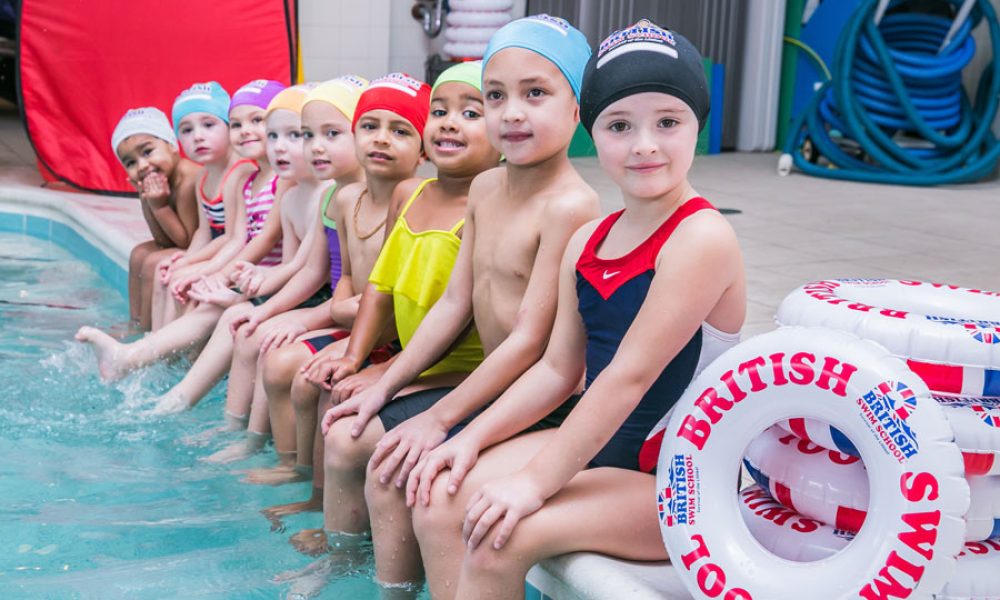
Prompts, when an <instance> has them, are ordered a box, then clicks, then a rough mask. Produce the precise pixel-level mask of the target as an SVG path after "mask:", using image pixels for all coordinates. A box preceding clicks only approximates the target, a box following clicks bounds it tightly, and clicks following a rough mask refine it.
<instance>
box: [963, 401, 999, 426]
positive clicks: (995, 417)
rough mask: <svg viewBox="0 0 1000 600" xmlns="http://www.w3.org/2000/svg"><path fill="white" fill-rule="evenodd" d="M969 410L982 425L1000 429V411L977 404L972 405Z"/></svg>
mask: <svg viewBox="0 0 1000 600" xmlns="http://www.w3.org/2000/svg"><path fill="white" fill-rule="evenodd" d="M969 408H971V409H972V412H974V413H976V415H977V416H978V417H979V419H980V420H981V421H982V422H983V423H986V424H987V425H989V426H990V427H1000V410H996V409H989V408H986V407H985V406H980V405H978V404H973V405H972V406H970V407H969Z"/></svg>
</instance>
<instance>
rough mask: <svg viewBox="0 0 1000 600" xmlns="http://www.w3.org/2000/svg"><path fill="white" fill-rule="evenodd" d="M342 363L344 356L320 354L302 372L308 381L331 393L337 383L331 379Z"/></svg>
mask: <svg viewBox="0 0 1000 600" xmlns="http://www.w3.org/2000/svg"><path fill="white" fill-rule="evenodd" d="M341 361H343V356H333V355H331V354H327V353H320V354H317V355H316V356H314V357H313V358H312V360H310V361H309V362H307V363H306V364H305V365H304V366H303V367H302V369H301V371H302V373H304V374H305V378H306V381H308V382H309V383H311V384H313V385H315V386H317V387H320V388H322V389H324V390H326V391H328V392H329V391H331V390H333V383H336V381H333V382H331V378H332V377H333V374H334V371H335V370H336V369H337V367H338V366H340V365H341ZM356 370H357V369H356V368H355V371H356Z"/></svg>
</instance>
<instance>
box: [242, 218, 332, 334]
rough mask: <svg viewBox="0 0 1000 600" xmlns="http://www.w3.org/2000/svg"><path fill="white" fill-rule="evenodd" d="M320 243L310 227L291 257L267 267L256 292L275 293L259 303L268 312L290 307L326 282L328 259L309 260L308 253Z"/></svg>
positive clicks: (272, 313)
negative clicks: (324, 260)
mask: <svg viewBox="0 0 1000 600" xmlns="http://www.w3.org/2000/svg"><path fill="white" fill-rule="evenodd" d="M320 244H322V240H321V239H319V238H318V237H317V236H316V235H315V231H314V230H313V229H312V228H310V229H309V232H308V233H306V237H305V239H304V240H302V243H301V244H299V248H298V251H297V252H296V253H295V255H294V256H293V257H292V259H291V260H289V261H286V262H283V263H282V264H280V265H278V266H277V267H274V268H273V269H270V270H269V271H268V273H267V275H266V276H265V277H264V282H263V283H262V284H261V289H260V292H259V294H260V295H262V296H264V295H269V294H274V296H273V297H272V298H270V299H269V300H268V301H267V302H265V303H264V304H263V305H261V308H263V307H267V309H265V310H266V311H267V314H269V315H276V314H278V313H282V312H285V311H288V310H292V309H293V308H295V307H296V306H298V305H299V304H301V303H303V302H305V301H306V300H307V299H308V298H309V296H311V295H312V294H314V293H316V291H317V290H318V289H320V286H322V285H324V284H325V283H326V278H327V273H326V267H327V263H325V262H323V261H322V259H321V258H320V260H309V256H310V254H311V253H314V252H316V251H317V248H316V246H317V245H320Z"/></svg>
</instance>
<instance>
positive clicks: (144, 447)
mask: <svg viewBox="0 0 1000 600" xmlns="http://www.w3.org/2000/svg"><path fill="white" fill-rule="evenodd" d="M127 316H128V307H127V305H126V303H125V300H124V299H123V298H122V297H121V296H120V295H119V294H118V292H116V291H115V290H113V289H112V288H110V287H109V286H108V285H107V284H105V283H104V281H103V280H102V279H100V277H99V276H98V275H97V274H96V273H95V271H94V270H93V269H91V267H90V266H89V265H88V264H86V263H84V262H81V261H79V260H77V259H75V258H74V257H73V256H71V255H70V254H69V253H68V252H66V251H65V250H63V249H61V248H60V247H58V246H56V245H54V244H51V243H49V242H44V241H41V240H37V239H34V238H31V237H27V236H23V235H19V234H0V598H4V599H6V598H240V599H243V598H279V597H280V598H284V597H317V598H351V599H354V598H375V597H377V596H378V590H377V588H376V586H375V585H374V583H372V578H371V561H370V558H369V559H368V560H366V561H364V564H363V566H362V567H360V568H359V569H360V570H356V571H351V572H348V573H347V574H345V575H343V576H341V577H339V578H338V579H337V580H336V581H334V582H331V583H329V584H328V585H326V586H325V587H322V588H321V589H320V590H319V591H316V588H317V587H319V586H316V585H315V580H313V579H310V578H308V577H299V578H293V579H292V580H291V581H286V582H282V583H275V582H274V581H272V580H273V578H274V577H275V576H276V575H278V574H280V573H284V572H287V571H294V570H298V569H302V568H304V567H306V566H307V565H310V564H311V563H312V562H313V560H314V559H312V558H310V557H308V556H304V555H301V554H299V553H297V552H296V551H295V549H294V548H293V547H292V546H291V545H290V544H289V543H288V538H289V536H290V535H291V534H292V533H294V532H296V531H299V530H300V529H303V528H306V527H319V526H320V525H321V517H320V515H319V514H318V513H310V514H306V515H298V516H295V517H291V518H288V519H286V521H285V525H286V530H285V531H275V532H272V531H271V526H270V523H269V522H268V521H267V519H265V518H264V517H263V516H262V515H261V514H260V513H259V511H260V510H261V509H262V508H265V507H267V506H271V505H274V504H278V503H283V502H290V501H295V500H302V499H305V498H306V497H308V494H309V484H306V483H302V484H294V485H287V486H283V487H279V488H270V487H261V486H253V485H248V484H244V483H241V482H240V481H239V478H240V475H239V474H238V473H237V471H238V470H240V469H246V468H252V467H258V466H269V465H271V464H273V453H272V452H265V453H263V454H262V455H259V456H256V457H254V458H252V459H250V460H247V461H244V462H241V463H237V464H236V465H213V464H208V463H205V462H202V461H201V460H199V459H200V458H202V457H205V456H208V455H209V454H211V453H212V452H214V451H216V450H218V449H220V448H222V447H223V446H225V445H228V444H229V443H231V442H232V441H234V440H236V439H238V438H239V434H236V433H228V434H221V435H218V436H215V437H213V438H210V439H209V440H208V441H207V442H206V441H201V442H196V441H192V440H191V439H190V438H191V436H193V435H197V434H199V433H202V432H204V431H206V430H209V429H211V428H213V427H216V426H218V425H219V424H221V417H222V396H223V390H222V386H219V387H218V388H216V390H214V391H213V393H212V394H211V396H210V397H209V398H207V399H206V400H205V401H203V402H202V403H201V404H199V405H198V406H197V407H196V408H195V409H193V410H191V411H189V412H186V413H184V414H181V415H174V416H170V417H148V416H144V415H143V414H142V413H143V412H144V411H146V410H148V409H149V408H151V407H152V404H153V403H154V398H155V397H156V395H157V394H158V393H160V392H163V391H165V390H166V389H167V388H168V387H169V386H170V385H171V384H173V383H175V382H176V381H178V380H179V379H180V377H181V376H182V375H183V372H184V365H183V364H174V365H157V366H155V367H151V368H149V369H146V370H144V371H142V372H139V373H136V374H134V375H132V376H130V377H128V378H126V379H125V380H123V381H121V382H118V383H116V384H114V385H112V386H106V385H104V384H102V383H101V382H100V380H99V379H98V378H97V375H96V362H95V360H94V358H93V356H92V355H91V353H90V351H89V349H87V348H85V347H83V345H82V344H78V343H76V342H75V341H73V339H72V336H73V333H74V332H75V331H76V330H77V328H79V327H80V326H81V325H96V326H98V327H102V328H108V327H112V326H113V325H114V324H116V323H122V322H124V321H126V320H127Z"/></svg>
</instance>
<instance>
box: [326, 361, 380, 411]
mask: <svg viewBox="0 0 1000 600" xmlns="http://www.w3.org/2000/svg"><path fill="white" fill-rule="evenodd" d="M388 370H389V363H380V364H377V365H371V366H370V367H367V368H364V369H361V371H359V372H358V373H355V374H354V375H348V376H347V377H344V378H343V379H341V380H340V381H338V382H337V384H336V385H334V386H333V389H332V390H330V401H331V402H332V403H333V404H340V403H341V402H343V401H344V400H347V399H348V398H350V397H352V396H354V395H355V394H360V393H361V392H363V391H365V390H367V389H368V388H370V387H371V386H372V385H374V384H375V382H377V381H378V380H379V379H380V378H381V377H382V375H383V374H384V373H385V372H386V371H388Z"/></svg>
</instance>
